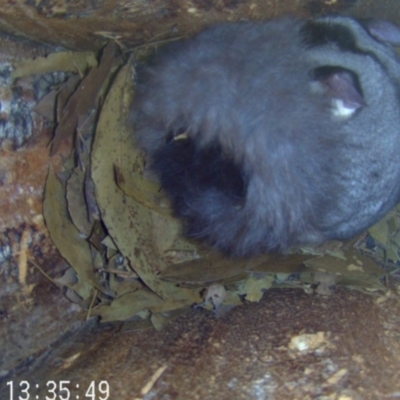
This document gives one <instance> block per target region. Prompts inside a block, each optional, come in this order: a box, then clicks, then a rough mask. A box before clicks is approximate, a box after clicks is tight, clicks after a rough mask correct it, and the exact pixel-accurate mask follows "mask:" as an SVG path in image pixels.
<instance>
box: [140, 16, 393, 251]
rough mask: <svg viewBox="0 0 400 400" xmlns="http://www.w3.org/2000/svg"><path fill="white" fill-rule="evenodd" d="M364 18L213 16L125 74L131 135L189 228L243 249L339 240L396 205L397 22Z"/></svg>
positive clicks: (230, 247)
mask: <svg viewBox="0 0 400 400" xmlns="http://www.w3.org/2000/svg"><path fill="white" fill-rule="evenodd" d="M371 26H373V29H371V30H369V29H368V25H362V24H360V23H359V22H358V21H355V20H353V19H351V18H345V17H324V18H320V19H316V20H312V21H309V22H308V21H303V20H296V19H281V20H275V21H270V22H263V23H261V22H256V23H251V22H248V23H237V24H221V25H217V26H215V27H212V28H210V29H208V30H205V31H204V32H202V33H200V34H198V35H197V36H195V37H193V38H191V39H188V40H185V41H182V42H177V43H174V44H172V45H168V46H166V47H165V48H163V49H161V50H160V51H159V52H158V53H157V54H156V55H155V56H154V58H153V59H152V61H151V63H150V64H149V65H148V66H145V67H144V68H142V69H141V70H139V71H138V87H137V95H136V98H135V101H134V104H133V108H132V110H133V111H132V120H133V123H134V125H135V137H136V140H137V141H138V143H139V145H141V146H142V148H143V149H144V150H146V151H147V153H148V157H149V163H150V166H151V168H153V169H154V171H155V172H156V174H157V176H158V177H159V179H160V181H161V183H162V185H163V187H164V189H165V190H166V191H167V193H168V194H169V195H170V198H171V200H172V203H173V206H174V209H175V212H176V214H177V215H178V216H180V217H181V218H183V219H184V221H185V225H186V229H187V234H188V235H189V236H193V237H197V238H200V239H203V240H205V241H206V242H207V243H208V244H210V245H212V246H214V247H216V248H219V249H221V250H223V251H225V252H226V253H228V254H230V255H233V256H251V255H256V254H258V253H260V252H264V251H271V250H284V249H286V248H288V247H290V246H293V245H298V244H308V243H320V242H322V241H324V240H327V239H345V238H349V237H351V236H353V235H355V234H357V233H359V232H361V231H362V230H365V229H367V228H368V227H369V226H370V225H371V224H373V223H374V222H376V221H377V220H378V219H379V218H381V217H382V216H383V215H384V214H385V213H386V212H387V211H388V210H389V209H390V208H391V207H393V206H394V205H395V204H396V202H398V201H399V198H400V185H399V182H400V151H399V149H400V133H399V131H400V128H399V127H400V103H399V96H398V92H399V82H400V66H399V61H398V58H397V56H396V54H395V53H394V51H393V49H392V48H391V45H390V43H391V42H394V41H395V40H392V38H393V37H394V38H395V39H397V38H398V37H399V38H400V30H398V28H396V27H395V26H393V25H390V24H385V23H381V24H375V25H371ZM385 38H388V39H387V40H384V39H385ZM343 107H344V108H343ZM343 110H344V111H343ZM348 111H349V113H347V112H348ZM171 132H172V133H171ZM182 132H185V134H186V136H187V137H186V139H185V138H183V139H181V138H178V139H176V140H174V136H176V135H177V134H178V133H182ZM174 133H175V134H176V135H174ZM171 135H172V137H171Z"/></svg>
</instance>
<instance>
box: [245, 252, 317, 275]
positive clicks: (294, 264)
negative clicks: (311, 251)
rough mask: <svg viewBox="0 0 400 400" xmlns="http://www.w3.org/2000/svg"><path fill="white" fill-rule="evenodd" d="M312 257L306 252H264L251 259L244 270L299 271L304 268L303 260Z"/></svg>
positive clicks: (268, 271)
mask: <svg viewBox="0 0 400 400" xmlns="http://www.w3.org/2000/svg"><path fill="white" fill-rule="evenodd" d="M312 258H313V256H312V255H306V254H265V255H263V256H261V257H257V258H255V259H253V260H251V261H250V262H249V264H248V266H247V268H246V270H247V271H253V272H264V273H270V274H293V273H300V272H301V271H304V269H305V268H304V263H305V261H307V260H310V259H312Z"/></svg>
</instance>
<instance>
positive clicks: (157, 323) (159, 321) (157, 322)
mask: <svg viewBox="0 0 400 400" xmlns="http://www.w3.org/2000/svg"><path fill="white" fill-rule="evenodd" d="M150 321H151V323H152V324H153V326H154V329H156V330H157V331H161V330H162V329H163V328H164V327H165V325H167V323H168V318H167V317H165V316H164V315H162V314H160V313H158V314H151V317H150Z"/></svg>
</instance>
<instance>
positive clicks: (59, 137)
mask: <svg viewBox="0 0 400 400" xmlns="http://www.w3.org/2000/svg"><path fill="white" fill-rule="evenodd" d="M119 62H120V59H119V58H118V57H115V45H114V44H113V43H111V42H110V43H109V44H108V45H107V46H106V47H105V49H104V52H103V55H102V58H101V61H100V64H99V66H98V67H94V68H92V69H91V70H90V71H89V72H88V74H87V75H86V76H85V77H84V78H83V79H82V81H81V83H80V84H79V86H78V88H77V89H76V91H75V93H74V94H73V95H72V96H71V97H70V98H69V99H68V102H67V104H66V105H65V107H64V109H63V115H62V118H61V120H60V123H59V125H58V126H57V128H56V131H55V134H54V139H53V143H52V150H51V154H52V155H54V154H55V153H56V152H57V151H58V150H59V148H60V146H61V144H62V143H63V142H65V143H69V145H70V146H72V144H73V138H74V135H75V131H76V129H77V127H78V123H79V121H80V118H83V117H85V116H87V115H89V113H90V111H91V110H92V108H93V107H95V105H96V102H97V101H98V98H99V94H100V92H101V91H102V87H103V86H108V81H109V78H110V74H111V72H112V70H113V69H114V68H115V67H116V65H117V63H119ZM103 90H104V89H103ZM71 149H72V147H71Z"/></svg>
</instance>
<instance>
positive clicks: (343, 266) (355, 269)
mask: <svg viewBox="0 0 400 400" xmlns="http://www.w3.org/2000/svg"><path fill="white" fill-rule="evenodd" d="M344 256H345V259H342V258H338V257H334V256H332V255H328V254H326V255H324V256H321V257H316V258H313V259H311V260H308V261H306V262H305V265H306V266H307V267H309V268H311V269H312V270H314V271H321V272H331V273H335V274H340V275H358V274H362V275H365V274H369V275H376V276H382V275H383V271H382V269H381V268H380V267H379V266H378V265H377V264H376V262H375V261H373V260H371V259H370V258H368V257H366V256H364V255H362V254H360V253H358V252H357V251H356V250H347V251H345V252H344Z"/></svg>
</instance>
